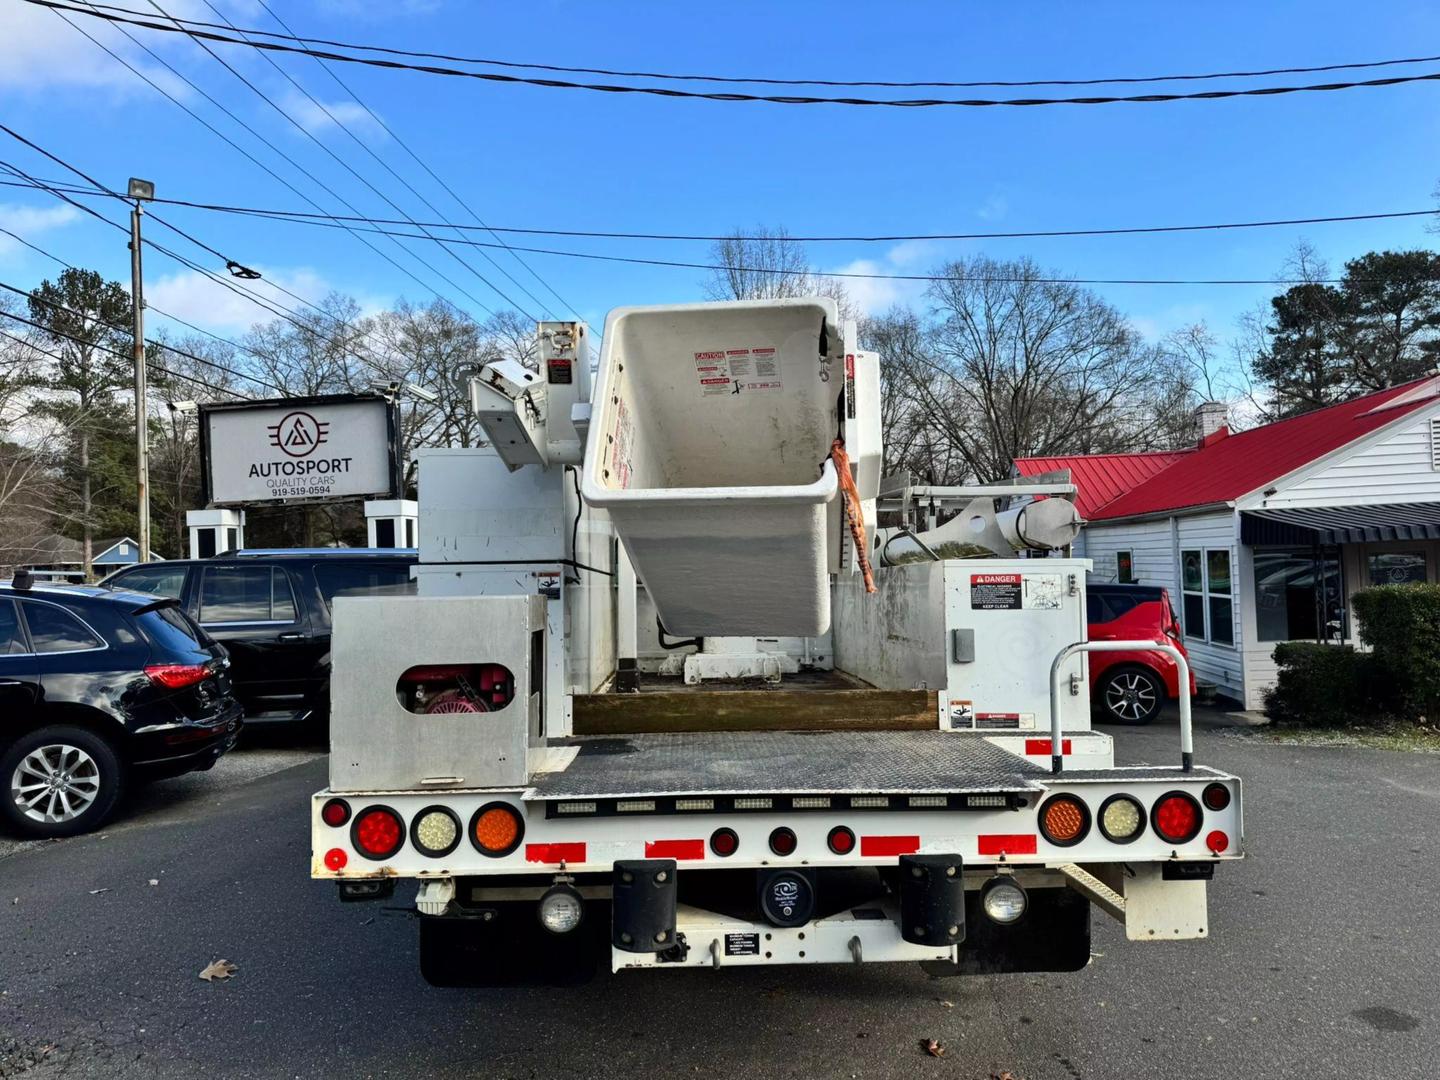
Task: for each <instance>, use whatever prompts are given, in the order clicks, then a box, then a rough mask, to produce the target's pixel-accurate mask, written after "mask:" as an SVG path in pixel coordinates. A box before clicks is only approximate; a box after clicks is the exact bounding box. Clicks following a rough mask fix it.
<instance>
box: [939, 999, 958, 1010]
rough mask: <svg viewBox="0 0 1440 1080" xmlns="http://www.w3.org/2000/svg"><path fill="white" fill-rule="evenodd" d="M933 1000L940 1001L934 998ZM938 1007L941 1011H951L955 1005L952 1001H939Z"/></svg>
mask: <svg viewBox="0 0 1440 1080" xmlns="http://www.w3.org/2000/svg"><path fill="white" fill-rule="evenodd" d="M935 1000H937V1001H939V1000H940V999H939V998H936V999H935ZM940 1007H941V1008H942V1009H953V1008H954V1007H955V1003H954V1002H953V1001H941V1002H940Z"/></svg>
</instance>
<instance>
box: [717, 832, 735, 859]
mask: <svg viewBox="0 0 1440 1080" xmlns="http://www.w3.org/2000/svg"><path fill="white" fill-rule="evenodd" d="M710 850H711V851H713V852H714V853H715V854H716V855H719V856H720V857H721V858H722V859H728V858H729V857H730V856H731V855H734V854H735V852H737V851H739V850H740V837H739V836H738V835H736V833H735V830H734V829H716V830H715V831H714V832H713V833H711V834H710Z"/></svg>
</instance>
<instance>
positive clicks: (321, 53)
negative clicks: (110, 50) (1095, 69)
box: [25, 0, 1440, 109]
mask: <svg viewBox="0 0 1440 1080" xmlns="http://www.w3.org/2000/svg"><path fill="white" fill-rule="evenodd" d="M25 2H26V3H27V4H35V5H37V6H39V7H47V8H51V9H53V10H55V11H57V12H58V11H72V12H75V13H76V14H80V15H86V16H89V17H92V18H97V19H104V20H106V21H107V22H111V23H125V24H128V25H131V26H139V27H143V28H145V29H147V30H159V31H162V32H164V33H172V34H181V33H183V34H188V35H189V36H190V37H192V38H197V39H198V38H204V39H205V40H207V41H215V42H221V43H224V44H227V45H242V46H245V47H247V48H251V49H260V50H265V51H268V52H288V53H299V54H300V55H303V56H313V57H317V58H318V59H322V60H338V61H341V62H343V63H347V64H363V65H365V66H368V67H379V68H388V69H392V70H401V71H416V72H420V73H423V74H427V75H443V76H447V77H451V78H462V79H478V80H481V81H484V82H496V83H510V84H520V85H525V86H541V87H547V88H550V89H558V90H589V91H594V92H598V93H606V94H646V95H650V96H654V97H666V98H685V99H696V100H704V101H747V102H748V101H757V102H768V103H770V104H774V105H850V106H871V107H886V108H904V109H915V108H934V107H939V106H950V107H966V108H985V107H990V106H1009V107H1028V106H1039V105H1113V104H1119V103H1125V104H1152V103H1157V102H1170V101H1215V100H1220V99H1224V98H1240V97H1276V96H1280V95H1283V94H1301V93H1314V92H1319V91H1335V90H1354V89H1360V88H1370V87H1380V86H1399V85H1402V84H1405V83H1416V82H1435V81H1437V80H1440V71H1432V72H1425V73H1423V74H1420V75H1392V76H1388V77H1386V78H1381V79H1364V80H1352V81H1348V82H1331V83H1314V84H1310V85H1306V86H1265V87H1250V88H1246V89H1243V90H1201V91H1195V92H1193V93H1185V94H1180V93H1160V94H1132V95H1103V96H1096V97H1069V98H905V99H881V98H856V97H818V96H811V95H781V94H743V93H738V92H734V91H713V92H702V91H694V90H673V89H671V88H669V87H663V86H622V85H619V84H616V83H583V82H573V81H570V80H567V79H542V78H529V77H525V76H520V75H501V74H498V73H496V72H492V71H462V70H460V69H459V68H450V67H440V66H438V65H434V64H410V63H402V62H400V61H396V60H381V59H376V58H372V57H363V56H348V55H346V54H344V53H337V52H330V51H327V50H323V49H311V48H308V47H304V46H299V45H287V44H283V43H281V42H277V41H246V40H244V39H242V38H237V37H231V36H229V35H227V34H219V33H215V32H214V31H210V30H199V29H186V28H184V27H180V26H166V25H164V24H162V23H156V22H152V21H150V20H149V19H146V18H144V17H140V18H126V17H123V16H120V15H116V14H113V13H107V12H104V11H99V10H95V9H92V8H83V9H82V8H76V7H71V6H70V5H68V4H62V3H57V2H56V0H25ZM222 62H223V61H222Z"/></svg>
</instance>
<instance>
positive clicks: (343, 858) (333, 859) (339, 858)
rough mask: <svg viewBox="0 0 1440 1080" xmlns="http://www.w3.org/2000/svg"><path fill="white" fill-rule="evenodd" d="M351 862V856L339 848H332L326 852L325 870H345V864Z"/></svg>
mask: <svg viewBox="0 0 1440 1080" xmlns="http://www.w3.org/2000/svg"><path fill="white" fill-rule="evenodd" d="M349 861H350V856H349V855H346V854H345V852H344V851H343V850H341V849H340V848H338V847H332V848H331V849H330V850H329V851H327V852H325V868H326V869H327V870H344V869H345V864H346V863H348V862H349Z"/></svg>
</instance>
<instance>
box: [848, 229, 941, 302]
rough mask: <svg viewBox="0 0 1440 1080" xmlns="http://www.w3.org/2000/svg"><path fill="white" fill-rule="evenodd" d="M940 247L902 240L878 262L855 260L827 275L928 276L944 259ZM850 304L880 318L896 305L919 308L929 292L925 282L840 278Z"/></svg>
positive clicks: (925, 241) (931, 242) (932, 242)
mask: <svg viewBox="0 0 1440 1080" xmlns="http://www.w3.org/2000/svg"><path fill="white" fill-rule="evenodd" d="M944 251H945V248H944V245H942V244H940V243H939V242H937V241H933V240H906V241H903V242H901V243H899V244H896V245H894V246H893V247H891V248H889V249H888V250H887V251H886V252H885V254H884V255H882V256H881V257H880V258H878V259H855V260H854V261H852V262H848V263H846V264H845V265H844V266H834V267H830V268H829V269H828V270H824V271H821V272H822V273H830V274H917V275H918V274H928V273H929V272H930V269H931V268H932V267H934V266H936V265H938V264H940V263H941V262H943V261H944V259H945V257H946V256H945V254H944ZM839 280H840V281H841V282H842V283H843V284H844V286H845V289H846V291H847V292H848V293H849V294H850V300H851V302H852V303H853V304H854V305H855V306H856V308H858V309H859V310H860V312H861V313H862V314H865V315H883V314H884V313H885V312H886V311H888V310H889V309H890V308H891V307H893V306H894V305H896V304H904V305H910V306H916V305H919V304H920V303H921V302H922V301H923V300H924V297H925V290H926V289H927V288H929V282H926V281H896V280H894V279H893V278H841V279H839Z"/></svg>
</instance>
